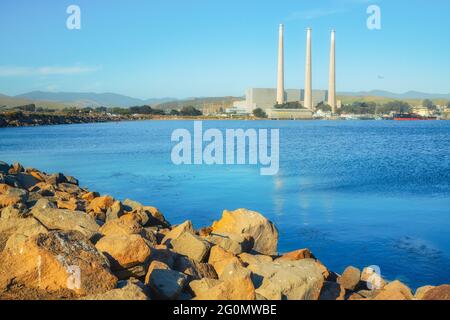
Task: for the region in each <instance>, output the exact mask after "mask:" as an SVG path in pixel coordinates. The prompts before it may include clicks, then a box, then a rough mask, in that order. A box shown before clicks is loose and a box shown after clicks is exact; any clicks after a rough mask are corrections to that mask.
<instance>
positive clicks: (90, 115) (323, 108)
mask: <svg viewBox="0 0 450 320" xmlns="http://www.w3.org/2000/svg"><path fill="white" fill-rule="evenodd" d="M423 104H424V107H423V108H424V110H426V111H427V112H430V114H433V115H434V116H435V117H436V118H437V117H438V116H439V119H441V120H448V119H450V108H449V107H447V109H442V107H441V106H439V107H440V108H441V109H442V110H444V111H442V110H441V111H437V106H435V105H433V103H432V102H431V101H430V100H429V101H428V102H427V101H426V100H425V101H424V103H423ZM449 105H450V103H449ZM278 107H279V106H278ZM275 108H277V106H276V107H275ZM284 108H287V109H296V108H300V109H301V108H302V107H301V105H300V104H298V103H297V104H295V103H294V104H292V105H291V104H288V105H287V106H284ZM445 110H447V111H445ZM412 111H414V109H412V108H411V106H410V105H408V104H407V103H405V102H402V101H393V102H389V103H386V104H385V105H382V106H377V105H376V104H375V103H360V102H354V103H353V104H351V105H344V106H343V107H342V108H341V109H339V113H338V114H336V115H332V114H331V113H330V107H329V106H327V105H324V104H319V105H318V106H317V111H316V114H314V116H313V118H312V119H304V120H375V119H376V120H383V119H384V120H392V119H393V114H395V113H397V114H398V113H407V114H410V113H411V112H412ZM422 111H423V110H422ZM266 119H267V114H266V113H265V111H264V110H262V109H260V108H257V109H255V110H254V112H253V114H252V115H244V114H242V115H240V114H231V113H230V114H227V113H224V110H223V108H219V109H217V110H215V112H214V113H208V112H207V111H205V110H203V109H202V108H201V107H195V106H192V105H186V106H183V107H181V108H180V109H170V110H169V109H158V108H157V107H151V106H148V105H144V106H134V107H129V108H106V107H96V108H90V107H87V108H63V109H58V110H56V109H55V110H54V109H47V108H43V107H36V105H35V104H29V105H23V106H16V107H10V108H8V107H6V106H3V107H0V128H2V127H26V126H41V125H59V124H74V123H96V122H119V121H138V120H266Z"/></svg>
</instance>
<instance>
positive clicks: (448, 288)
mask: <svg viewBox="0 0 450 320" xmlns="http://www.w3.org/2000/svg"><path fill="white" fill-rule="evenodd" d="M423 300H450V285H442V286H439V287H435V288H433V289H430V290H428V291H427V292H426V293H425V294H424V296H423Z"/></svg>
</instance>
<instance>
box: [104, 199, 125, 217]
mask: <svg viewBox="0 0 450 320" xmlns="http://www.w3.org/2000/svg"><path fill="white" fill-rule="evenodd" d="M122 215H123V208H122V203H121V202H120V201H114V203H113V204H112V206H111V207H109V208H108V210H107V211H106V222H108V221H111V220H114V219H119V218H120V217H121V216H122Z"/></svg>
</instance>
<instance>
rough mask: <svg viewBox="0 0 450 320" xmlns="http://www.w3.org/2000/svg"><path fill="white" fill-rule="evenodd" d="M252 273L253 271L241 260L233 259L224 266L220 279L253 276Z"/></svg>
mask: <svg viewBox="0 0 450 320" xmlns="http://www.w3.org/2000/svg"><path fill="white" fill-rule="evenodd" d="M251 275H252V272H251V271H250V270H248V269H246V268H245V267H244V266H243V265H242V263H241V262H240V261H239V260H233V261H231V262H230V263H228V264H227V265H225V266H224V268H223V270H222V273H221V274H220V275H219V279H220V280H227V279H233V278H246V277H248V278H251Z"/></svg>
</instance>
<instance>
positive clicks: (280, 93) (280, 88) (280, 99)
mask: <svg viewBox="0 0 450 320" xmlns="http://www.w3.org/2000/svg"><path fill="white" fill-rule="evenodd" d="M284 102H285V101H284V26H283V25H282V24H280V31H279V40H278V82H277V104H284Z"/></svg>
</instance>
